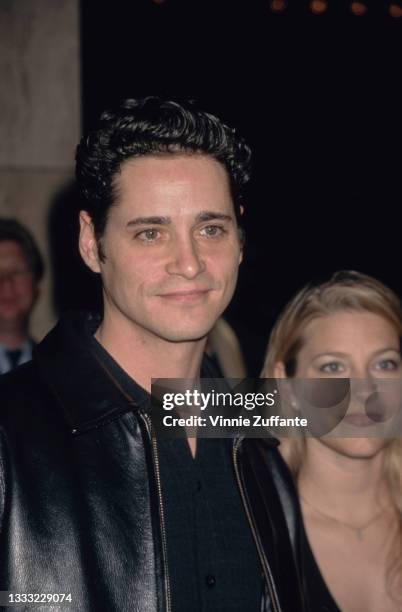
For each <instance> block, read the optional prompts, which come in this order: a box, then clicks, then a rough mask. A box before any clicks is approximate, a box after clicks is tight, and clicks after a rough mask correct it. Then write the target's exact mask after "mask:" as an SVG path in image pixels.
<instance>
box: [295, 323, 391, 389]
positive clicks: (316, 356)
mask: <svg viewBox="0 0 402 612" xmlns="http://www.w3.org/2000/svg"><path fill="white" fill-rule="evenodd" d="M303 340H304V342H303V345H302V348H301V350H300V351H299V354H298V355H297V369H296V376H297V377H299V378H320V377H326V378H328V377H333V376H338V377H340V378H388V377H393V378H400V377H401V373H402V365H401V364H402V360H401V351H400V345H399V336H398V333H397V331H396V329H395V327H393V325H391V323H390V322H388V321H387V320H386V319H384V318H383V317H381V316H380V315H377V314H373V313H371V312H347V311H343V312H339V313H336V314H333V315H329V316H326V317H319V318H317V319H314V320H313V321H311V323H309V325H307V327H306V328H305V330H304V334H303Z"/></svg>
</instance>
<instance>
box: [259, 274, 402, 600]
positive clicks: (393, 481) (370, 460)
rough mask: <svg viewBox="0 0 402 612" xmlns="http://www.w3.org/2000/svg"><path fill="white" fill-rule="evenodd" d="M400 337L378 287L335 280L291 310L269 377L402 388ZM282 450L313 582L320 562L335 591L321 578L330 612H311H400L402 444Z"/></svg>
mask: <svg viewBox="0 0 402 612" xmlns="http://www.w3.org/2000/svg"><path fill="white" fill-rule="evenodd" d="M401 337H402V311H401V304H400V301H399V299H398V297H397V296H396V295H395V294H394V293H393V292H392V291H391V290H390V289H389V288H388V287H386V286H385V285H383V284H382V283H380V282H379V281H377V280H375V279H374V278H371V277H369V276H365V275H363V274H359V273H357V272H338V273H336V274H335V275H334V276H333V277H332V279H331V280H330V281H329V282H327V283H324V284H322V285H320V286H316V287H306V288H304V289H303V290H302V291H300V292H299V293H298V294H297V295H296V296H295V297H294V298H293V300H292V301H291V302H290V303H289V304H288V305H287V306H286V308H285V309H284V311H283V313H282V314H281V316H280V317H279V320H278V321H277V322H276V325H275V326H274V329H273V330H272V334H271V337H270V341H269V344H268V349H267V354H266V360H265V364H264V368H263V372H262V375H263V376H264V377H276V378H284V377H297V378H321V377H326V378H328V377H331V378H333V377H339V378H351V379H359V378H362V379H374V378H401V377H402V365H401V363H402V360H401ZM362 401H363V400H362ZM361 430H362V429H361V428H360V431H361ZM280 450H281V453H282V455H283V457H284V459H285V461H286V462H287V464H288V466H289V467H290V469H291V472H292V474H293V476H294V479H295V483H296V485H297V489H298V493H299V500H300V504H301V509H302V515H303V521H304V526H305V530H306V533H307V538H308V540H306V546H307V549H308V553H306V556H305V559H304V561H303V562H304V564H305V568H304V569H305V571H306V574H307V581H308V576H309V573H310V569H311V572H312V573H311V575H313V574H314V571H313V570H314V568H315V562H316V563H317V564H318V566H319V569H320V571H321V575H322V577H323V578H324V580H325V584H326V585H327V587H328V590H327V591H326V593H325V590H326V588H325V584H324V583H323V582H322V581H321V579H320V578H319V579H318V580H315V581H314V584H311V583H310V584H307V589H308V591H309V592H310V593H311V594H312V601H314V596H315V591H317V593H318V592H319V595H317V597H318V599H319V601H320V602H321V601H323V600H325V598H327V599H326V601H328V603H327V605H326V607H325V604H324V605H323V606H320V607H318V605H317V607H314V604H313V603H312V604H311V609H312V611H313V610H314V611H315V610H319V609H320V610H324V609H331V610H333V609H336V605H337V606H338V607H339V609H340V610H342V612H400V611H401V610H402V545H401V543H402V538H401V533H402V532H401V525H402V444H401V440H399V439H396V438H394V439H385V438H378V437H377V438H376V437H366V438H364V437H356V438H352V437H348V438H335V437H330V436H323V437H320V438H311V437H305V438H300V437H299V438H286V439H283V440H282V442H281V445H280ZM309 548H311V550H309ZM311 551H312V554H311ZM328 591H329V592H328ZM323 593H324V595H323ZM331 596H332V601H331ZM335 602H336V605H335Z"/></svg>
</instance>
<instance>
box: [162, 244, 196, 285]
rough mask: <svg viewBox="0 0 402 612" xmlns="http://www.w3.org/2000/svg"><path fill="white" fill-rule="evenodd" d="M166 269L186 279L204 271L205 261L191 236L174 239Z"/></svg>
mask: <svg viewBox="0 0 402 612" xmlns="http://www.w3.org/2000/svg"><path fill="white" fill-rule="evenodd" d="M166 270H167V272H168V273H169V274H177V275H178V276H183V277H184V278H187V279H192V278H195V277H196V276H198V275H199V274H201V273H202V272H204V270H205V263H204V261H203V259H202V257H201V254H200V252H199V247H198V245H197V243H196V241H195V240H194V239H193V238H192V237H186V238H178V239H177V240H176V241H175V243H174V245H173V247H172V252H171V256H170V259H169V262H168V265H167V267H166Z"/></svg>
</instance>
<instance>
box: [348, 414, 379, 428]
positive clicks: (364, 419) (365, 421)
mask: <svg viewBox="0 0 402 612" xmlns="http://www.w3.org/2000/svg"><path fill="white" fill-rule="evenodd" d="M342 421H343V423H347V424H348V425H353V426H354V427H372V426H373V425H377V424H378V420H377V421H376V420H374V419H371V418H370V417H368V416H367V414H365V413H364V412H356V413H354V414H347V415H346V416H345V417H344V418H343V419H342Z"/></svg>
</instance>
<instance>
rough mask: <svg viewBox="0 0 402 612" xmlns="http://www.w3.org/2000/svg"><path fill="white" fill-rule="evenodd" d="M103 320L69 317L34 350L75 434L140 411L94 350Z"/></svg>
mask: <svg viewBox="0 0 402 612" xmlns="http://www.w3.org/2000/svg"><path fill="white" fill-rule="evenodd" d="M100 321H101V319H100V316H99V315H97V314H94V313H82V312H79V313H71V314H68V315H66V316H64V317H63V318H62V319H61V320H60V321H59V323H58V324H57V325H56V327H55V328H54V329H53V330H52V331H51V332H50V333H49V334H48V335H47V336H46V337H45V339H44V340H43V341H42V342H41V343H40V344H38V345H37V346H36V347H35V349H34V353H33V359H34V361H35V362H36V364H37V367H38V369H39V373H40V375H41V377H42V379H43V380H44V381H45V382H46V384H47V385H48V386H49V387H50V388H51V390H52V391H53V393H54V395H55V396H56V397H57V399H58V401H59V402H60V404H61V406H62V409H63V411H64V414H65V417H66V420H67V423H68V426H69V428H70V429H71V431H72V433H81V432H83V431H86V430H87V429H92V428H93V427H97V426H99V425H101V424H102V423H104V422H105V421H109V420H112V419H113V418H116V417H117V416H118V415H120V414H122V413H125V412H129V411H130V410H133V409H135V408H138V405H137V404H136V403H135V402H134V400H133V399H132V398H130V397H129V396H128V395H127V394H126V393H125V392H124V391H123V389H122V388H121V387H120V385H119V383H118V382H117V381H116V380H114V379H113V378H112V376H111V374H110V373H109V372H108V371H107V370H106V368H105V367H104V365H103V364H102V363H101V362H100V361H99V360H98V359H97V357H96V356H95V354H94V352H93V351H92V350H91V343H90V336H89V334H91V333H93V332H94V331H95V330H96V329H97V327H98V325H99V323H100Z"/></svg>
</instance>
